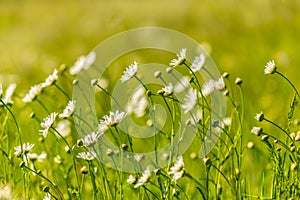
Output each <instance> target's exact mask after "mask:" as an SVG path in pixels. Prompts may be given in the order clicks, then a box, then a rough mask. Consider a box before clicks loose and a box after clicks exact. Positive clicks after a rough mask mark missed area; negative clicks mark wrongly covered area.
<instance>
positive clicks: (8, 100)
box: [0, 83, 17, 106]
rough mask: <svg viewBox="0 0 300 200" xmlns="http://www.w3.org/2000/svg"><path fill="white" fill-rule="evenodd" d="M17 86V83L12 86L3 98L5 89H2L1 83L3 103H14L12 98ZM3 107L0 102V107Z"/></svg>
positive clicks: (0, 90)
mask: <svg viewBox="0 0 300 200" xmlns="http://www.w3.org/2000/svg"><path fill="white" fill-rule="evenodd" d="M16 87H17V85H16V84H15V83H12V84H10V85H9V86H8V87H7V89H6V91H5V95H4V97H3V98H2V94H3V89H2V84H1V83H0V99H2V101H3V103H5V104H9V105H12V104H13V103H14V102H13V101H12V96H13V94H14V92H15V89H16ZM1 105H2V102H0V106H1Z"/></svg>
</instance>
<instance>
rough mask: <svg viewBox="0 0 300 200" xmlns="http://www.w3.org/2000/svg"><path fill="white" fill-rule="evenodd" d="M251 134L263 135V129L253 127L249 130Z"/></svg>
mask: <svg viewBox="0 0 300 200" xmlns="http://www.w3.org/2000/svg"><path fill="white" fill-rule="evenodd" d="M251 133H253V134H254V135H257V136H260V135H261V134H262V133H263V129H262V128H261V127H257V126H254V127H253V128H252V129H251Z"/></svg>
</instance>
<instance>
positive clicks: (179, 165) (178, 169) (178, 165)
mask: <svg viewBox="0 0 300 200" xmlns="http://www.w3.org/2000/svg"><path fill="white" fill-rule="evenodd" d="M168 174H169V175H173V177H172V181H173V182H176V181H177V180H178V179H180V178H181V177H182V176H183V175H184V162H183V158H182V156H179V157H178V158H177V160H176V162H175V164H174V166H173V167H171V168H170V171H169V172H168Z"/></svg>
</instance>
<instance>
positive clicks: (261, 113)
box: [255, 112, 265, 122]
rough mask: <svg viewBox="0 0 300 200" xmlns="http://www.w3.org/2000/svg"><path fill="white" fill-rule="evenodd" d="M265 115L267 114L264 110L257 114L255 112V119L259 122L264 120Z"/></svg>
mask: <svg viewBox="0 0 300 200" xmlns="http://www.w3.org/2000/svg"><path fill="white" fill-rule="evenodd" d="M264 117H265V115H264V113H263V112H260V113H256V114H255V119H256V120H257V121H258V122H261V121H263V120H264Z"/></svg>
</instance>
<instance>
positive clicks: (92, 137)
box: [82, 132, 101, 147]
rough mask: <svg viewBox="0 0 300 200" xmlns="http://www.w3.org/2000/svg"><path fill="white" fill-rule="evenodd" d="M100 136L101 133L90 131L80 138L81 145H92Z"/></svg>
mask: <svg viewBox="0 0 300 200" xmlns="http://www.w3.org/2000/svg"><path fill="white" fill-rule="evenodd" d="M100 136H101V133H97V132H92V133H90V134H88V135H87V136H85V137H84V138H83V139H82V142H83V145H84V146H85V147H93V146H94V145H95V144H96V142H97V140H98V138H99V137H100Z"/></svg>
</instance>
